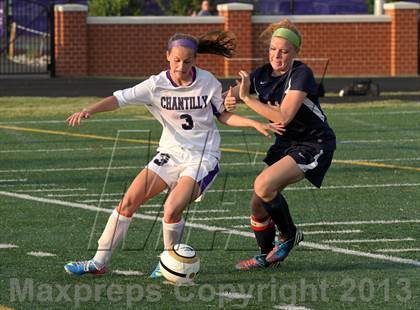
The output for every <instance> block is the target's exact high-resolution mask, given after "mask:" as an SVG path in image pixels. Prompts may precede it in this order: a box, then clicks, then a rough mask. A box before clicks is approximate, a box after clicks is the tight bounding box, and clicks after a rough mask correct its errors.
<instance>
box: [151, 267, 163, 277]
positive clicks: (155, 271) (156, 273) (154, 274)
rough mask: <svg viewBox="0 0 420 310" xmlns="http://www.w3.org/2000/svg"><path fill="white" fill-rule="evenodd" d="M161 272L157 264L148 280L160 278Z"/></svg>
mask: <svg viewBox="0 0 420 310" xmlns="http://www.w3.org/2000/svg"><path fill="white" fill-rule="evenodd" d="M162 277H163V275H162V272H161V271H160V264H159V263H158V264H157V266H156V268H155V270H153V272H152V273H151V274H150V276H149V278H151V279H159V278H162Z"/></svg>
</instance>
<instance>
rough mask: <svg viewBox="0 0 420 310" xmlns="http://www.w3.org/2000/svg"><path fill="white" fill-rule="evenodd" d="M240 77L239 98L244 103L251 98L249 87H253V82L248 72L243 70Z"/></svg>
mask: <svg viewBox="0 0 420 310" xmlns="http://www.w3.org/2000/svg"><path fill="white" fill-rule="evenodd" d="M239 76H240V77H241V84H240V85H239V98H241V99H242V100H243V101H245V99H246V98H247V97H249V86H250V85H251V80H250V79H249V74H248V72H246V71H244V70H241V71H239Z"/></svg>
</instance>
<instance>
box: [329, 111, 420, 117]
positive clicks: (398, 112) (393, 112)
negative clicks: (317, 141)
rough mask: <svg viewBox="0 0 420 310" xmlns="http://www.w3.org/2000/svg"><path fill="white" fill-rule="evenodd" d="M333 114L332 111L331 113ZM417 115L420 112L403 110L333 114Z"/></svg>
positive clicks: (335, 114)
mask: <svg viewBox="0 0 420 310" xmlns="http://www.w3.org/2000/svg"><path fill="white" fill-rule="evenodd" d="M330 113H331V111H330ZM416 113H420V111H419V110H412V111H410V110H402V111H384V112H348V113H347V112H346V113H340V112H338V113H331V114H334V116H344V117H346V116H349V115H352V116H353V115H363V116H366V115H395V114H416Z"/></svg>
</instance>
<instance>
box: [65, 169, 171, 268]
mask: <svg viewBox="0 0 420 310" xmlns="http://www.w3.org/2000/svg"><path fill="white" fill-rule="evenodd" d="M166 187H167V185H166V183H165V182H164V181H163V180H162V179H161V178H160V177H159V176H158V175H157V174H156V173H154V172H153V171H151V170H149V169H147V168H146V169H143V170H142V171H141V172H140V173H139V174H138V175H137V176H136V178H135V179H134V181H133V182H132V183H131V185H130V187H129V188H128V190H127V192H126V194H125V195H124V197H123V199H122V200H121V202H120V204H119V206H118V207H117V208H116V209H115V210H114V211H113V212H112V214H111V215H110V217H109V219H108V222H107V224H106V226H105V229H104V231H103V233H102V235H101V237H100V239H99V240H98V250H97V252H96V254H95V256H94V258H93V259H92V260H89V261H80V262H70V263H68V264H66V265H65V266H64V269H65V270H66V272H68V273H70V274H76V275H82V274H85V273H92V274H103V273H105V271H106V265H107V264H108V262H109V260H110V259H111V256H112V253H113V251H114V250H115V248H116V247H117V246H118V245H119V244H120V243H121V241H122V240H123V239H124V237H125V235H126V234H127V231H128V227H129V225H130V223H131V219H132V216H133V214H134V213H135V212H136V210H137V209H138V208H139V207H140V206H141V205H142V204H144V203H145V202H146V201H147V200H149V199H150V198H152V197H154V196H156V195H157V194H159V193H160V192H162V191H163V190H164V189H165V188H166Z"/></svg>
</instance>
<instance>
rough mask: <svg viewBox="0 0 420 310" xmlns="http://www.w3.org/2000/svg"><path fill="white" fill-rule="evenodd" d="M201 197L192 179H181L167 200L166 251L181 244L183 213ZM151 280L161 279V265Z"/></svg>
mask: <svg viewBox="0 0 420 310" xmlns="http://www.w3.org/2000/svg"><path fill="white" fill-rule="evenodd" d="M199 195H200V187H199V186H198V184H197V182H196V181H195V180H194V179H192V178H191V177H187V176H185V177H181V178H180V179H179V181H178V183H177V185H176V186H175V187H174V188H173V189H172V190H171V192H170V194H169V196H168V198H167V199H166V202H165V205H164V211H163V219H162V228H163V244H164V248H165V250H167V249H171V248H172V247H173V246H174V245H175V244H178V243H180V242H181V239H182V234H183V231H184V225H185V222H184V219H183V218H182V213H183V211H184V210H185V209H186V208H187V207H188V205H189V204H190V203H191V202H192V201H194V200H195V199H196V198H197V197H198V196H199ZM150 277H151V278H159V277H161V272H160V267H159V264H158V265H157V266H156V268H155V270H153V272H152V273H151V275H150Z"/></svg>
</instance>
